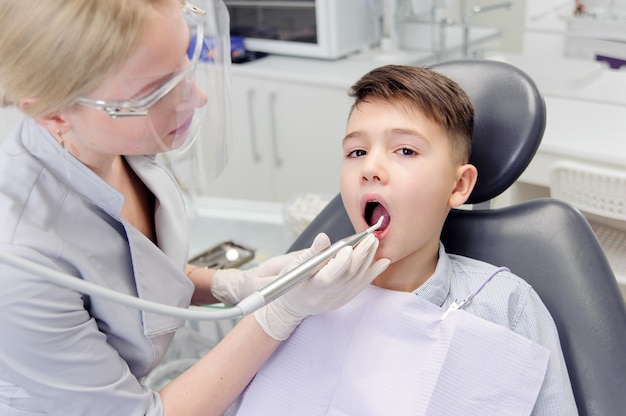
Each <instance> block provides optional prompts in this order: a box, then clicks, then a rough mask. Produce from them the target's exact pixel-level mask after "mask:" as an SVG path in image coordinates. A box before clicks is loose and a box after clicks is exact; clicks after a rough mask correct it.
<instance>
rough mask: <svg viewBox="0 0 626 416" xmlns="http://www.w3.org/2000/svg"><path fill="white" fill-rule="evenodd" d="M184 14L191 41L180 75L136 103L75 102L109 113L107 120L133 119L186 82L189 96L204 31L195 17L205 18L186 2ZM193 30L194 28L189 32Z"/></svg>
mask: <svg viewBox="0 0 626 416" xmlns="http://www.w3.org/2000/svg"><path fill="white" fill-rule="evenodd" d="M182 10H183V13H184V15H185V20H186V21H187V24H188V25H189V26H190V33H191V36H190V40H189V48H188V50H187V56H188V58H189V66H188V67H187V68H186V69H184V70H182V71H181V72H179V73H178V74H177V75H175V76H174V77H172V78H171V79H169V80H168V81H167V82H165V83H164V84H163V85H161V86H160V87H158V88H157V89H156V90H155V91H153V92H152V93H150V94H148V95H147V96H145V97H143V98H140V99H137V100H127V101H108V100H96V99H92V98H84V97H81V98H79V99H78V100H77V101H76V103H77V104H81V105H85V106H88V107H93V108H96V109H98V110H104V111H106V112H107V113H109V117H111V118H118V117H129V116H130V117H132V116H146V115H148V111H149V109H150V108H151V107H153V106H154V105H155V104H156V103H158V102H159V101H160V100H161V99H163V98H164V97H165V96H166V95H168V94H169V93H171V92H172V91H173V90H174V89H175V88H177V87H178V86H179V85H180V84H181V83H183V82H185V83H186V85H185V88H184V91H183V94H182V97H183V99H184V98H187V97H188V96H189V93H190V89H191V88H192V86H193V83H194V82H195V79H194V78H195V77H194V74H195V71H196V67H197V65H198V61H199V59H200V55H201V53H202V51H203V47H204V45H203V42H202V40H203V39H204V31H203V27H202V25H201V24H200V23H198V21H197V20H194V18H193V17H194V15H196V16H204V15H206V12H205V11H204V10H202V9H200V8H198V7H196V6H194V5H192V4H191V3H189V2H186V3H185V4H184V5H183V7H182ZM192 28H193V29H192Z"/></svg>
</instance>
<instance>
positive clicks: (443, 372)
mask: <svg viewBox="0 0 626 416" xmlns="http://www.w3.org/2000/svg"><path fill="white" fill-rule="evenodd" d="M351 96H352V97H353V98H354V99H355V102H354V104H353V106H352V108H351V111H350V117H349V120H348V125H347V131H346V136H345V138H344V140H343V153H344V160H343V163H342V171H341V197H342V200H343V203H344V206H345V208H346V211H347V213H348V215H349V217H350V220H351V222H352V224H353V226H354V228H355V229H356V230H357V231H360V230H363V229H365V228H366V227H368V226H369V225H371V224H373V223H375V222H376V221H377V220H378V219H379V218H380V217H381V216H383V217H384V218H385V219H384V222H383V225H382V227H381V228H380V229H378V230H377V231H376V233H375V235H376V237H377V238H378V239H379V241H380V244H379V248H378V251H377V253H376V258H388V259H390V260H391V264H390V266H389V267H388V268H387V269H386V270H385V271H384V272H383V273H382V274H380V275H379V276H378V277H377V278H376V279H375V280H374V282H373V286H372V287H370V288H368V289H367V290H366V291H364V292H363V293H362V294H361V295H359V296H357V297H356V298H355V299H354V300H353V301H352V302H351V303H349V304H348V305H346V306H345V307H343V308H341V309H339V310H337V311H335V312H331V313H327V314H322V315H320V316H319V317H315V319H312V320H311V321H307V322H305V323H304V324H302V325H301V326H300V327H299V328H298V329H297V330H296V332H295V333H294V335H295V336H294V337H292V338H291V339H290V340H289V341H288V342H287V343H286V344H284V345H282V346H281V348H280V349H279V350H277V352H276V353H275V354H274V356H273V357H272V358H271V360H270V361H268V363H267V364H266V365H265V367H264V368H262V369H261V371H260V372H259V373H258V374H257V376H256V378H255V380H254V381H253V382H252V383H251V385H250V386H249V388H248V391H247V392H246V393H245V394H244V396H243V399H242V404H241V407H240V409H239V414H242V415H245V414H257V415H259V414H260V415H262V414H270V413H271V414H299V415H308V414H310V415H322V414H359V415H363V414H372V415H376V414H429V415H430V414H452V413H453V412H454V413H459V414H497V415H503V414H506V415H518V414H519V415H528V414H532V415H568V416H569V415H576V414H577V410H576V404H575V402H574V397H573V393H572V390H571V385H570V382H569V377H568V374H567V369H566V367H565V362H564V360H563V355H562V352H561V349H560V344H559V339H558V334H557V331H556V328H555V325H554V323H553V321H552V318H551V316H550V314H549V312H548V311H547V309H546V308H545V306H544V305H543V303H542V302H541V300H540V299H539V297H538V295H537V294H536V292H535V291H534V290H533V289H532V288H531V287H530V286H529V285H528V284H527V283H525V282H524V281H523V280H522V279H520V278H519V277H517V276H515V275H513V274H512V273H510V272H509V271H508V269H506V268H496V267H495V266H492V265H489V264H487V263H483V262H480V261H477V260H473V259H469V258H465V257H461V256H456V255H449V254H447V253H446V252H445V249H444V247H443V245H442V244H441V243H440V241H439V238H440V234H441V230H442V227H443V224H444V221H445V219H446V216H447V215H448V213H449V212H450V209H451V208H454V207H458V206H461V205H462V204H464V203H465V201H466V200H467V198H468V197H469V195H470V193H471V191H472V189H473V188H474V185H475V183H476V179H477V171H476V168H475V167H474V166H472V165H470V164H468V161H469V153H470V149H471V138H472V135H473V118H474V110H473V107H472V104H471V102H470V100H469V98H468V97H467V95H466V94H465V92H464V91H463V90H462V89H461V88H460V87H459V86H458V85H457V84H456V83H455V82H453V81H452V80H450V79H448V78H447V77H445V76H443V75H441V74H438V73H437V72H435V71H433V70H429V69H425V68H419V67H410V66H395V65H390V66H385V67H381V68H378V69H375V70H373V71H371V72H370V73H368V74H366V75H365V76H364V77H363V78H361V79H360V80H359V81H358V82H357V83H356V84H355V85H354V86H353V87H352V90H351ZM462 299H465V300H466V302H460V303H459V301H460V300H462ZM451 306H452V307H451ZM459 309H460V310H459ZM318 340H319V341H318Z"/></svg>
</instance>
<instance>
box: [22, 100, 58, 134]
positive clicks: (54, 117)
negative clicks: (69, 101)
mask: <svg viewBox="0 0 626 416" xmlns="http://www.w3.org/2000/svg"><path fill="white" fill-rule="evenodd" d="M35 100H36V98H25V99H23V100H21V101H20V102H19V104H18V106H19V108H20V109H21V110H22V111H24V112H26V110H27V109H28V107H30V106H31V105H33V104H34V102H35ZM33 120H35V121H36V122H37V124H39V125H40V126H41V127H43V128H44V129H46V130H48V131H49V132H51V133H53V134H54V133H57V132H61V133H65V132H67V131H68V130H69V129H70V125H69V123H68V122H67V120H66V118H65V116H64V115H63V113H52V114H47V115H44V116H36V117H33Z"/></svg>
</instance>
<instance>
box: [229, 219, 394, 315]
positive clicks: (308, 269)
mask: <svg viewBox="0 0 626 416" xmlns="http://www.w3.org/2000/svg"><path fill="white" fill-rule="evenodd" d="M384 218H385V217H384V216H381V217H380V218H379V219H378V222H376V224H374V225H372V226H371V227H369V228H368V229H366V230H365V231H362V232H360V233H356V234H353V235H351V236H348V237H346V238H343V239H341V240H339V241H337V242H336V243H334V244H333V245H331V246H330V247H328V248H327V249H326V250H324V251H322V252H321V253H319V254H318V255H316V256H314V257H312V258H310V259H309V260H307V261H305V262H304V263H302V264H300V265H298V266H296V267H294V268H293V269H291V270H290V271H288V272H286V273H285V274H283V275H281V276H279V277H277V278H276V279H275V280H273V281H271V282H270V283H268V284H267V285H265V286H263V287H262V288H260V289H258V290H257V291H256V292H254V293H252V294H251V295H249V296H248V297H246V298H245V299H243V300H242V301H241V302H239V304H238V306H241V307H242V308H247V307H248V303H250V305H251V307H254V305H256V304H259V303H261V302H262V303H261V306H264V305H267V304H268V303H270V302H271V301H272V300H274V299H276V298H277V297H279V296H281V295H282V294H284V293H286V292H287V291H289V290H291V289H293V288H294V287H295V286H296V285H298V284H299V283H301V282H302V281H303V280H304V279H306V278H308V277H311V276H313V275H314V274H315V273H317V272H318V271H319V270H320V269H321V268H322V267H324V265H326V263H328V262H329V261H330V259H332V258H333V257H335V255H336V254H337V253H338V252H339V250H341V249H342V248H344V247H347V246H355V245H357V244H358V243H360V242H361V241H362V240H363V239H364V238H365V237H367V236H368V235H370V234H372V233H373V232H374V231H376V230H377V229H378V228H380V226H381V225H382V223H383V220H384ZM261 306H258V307H254V309H252V311H254V310H256V309H258V308H260V307H261Z"/></svg>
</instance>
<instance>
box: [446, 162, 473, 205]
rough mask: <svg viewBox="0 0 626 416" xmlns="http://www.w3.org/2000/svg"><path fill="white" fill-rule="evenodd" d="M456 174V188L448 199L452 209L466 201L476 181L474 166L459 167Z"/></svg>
mask: <svg viewBox="0 0 626 416" xmlns="http://www.w3.org/2000/svg"><path fill="white" fill-rule="evenodd" d="M457 174H458V175H457V178H458V179H457V181H456V187H455V188H454V189H453V191H452V194H451V195H450V199H449V202H450V206H451V207H452V208H456V207H459V206H461V205H463V204H464V203H465V201H467V198H469V196H470V194H471V193H472V190H473V189H474V186H475V185H476V181H477V180H478V170H477V169H476V166H474V165H470V164H469V163H468V164H465V165H461V166H459V168H458V170H457Z"/></svg>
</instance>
